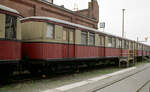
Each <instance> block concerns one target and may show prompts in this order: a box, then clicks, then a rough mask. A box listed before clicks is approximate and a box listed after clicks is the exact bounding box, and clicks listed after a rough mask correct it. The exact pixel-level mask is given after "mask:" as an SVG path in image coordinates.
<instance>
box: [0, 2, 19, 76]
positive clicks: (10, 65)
mask: <svg viewBox="0 0 150 92" xmlns="http://www.w3.org/2000/svg"><path fill="white" fill-rule="evenodd" d="M19 17H20V15H19V12H17V11H16V10H14V9H11V8H8V7H6V6H3V5H0V73H1V76H0V77H2V76H3V75H5V74H9V73H10V72H12V71H13V70H14V68H15V67H16V66H17V64H18V63H19V61H20V60H21V42H20V41H21V23H20V18H19Z"/></svg>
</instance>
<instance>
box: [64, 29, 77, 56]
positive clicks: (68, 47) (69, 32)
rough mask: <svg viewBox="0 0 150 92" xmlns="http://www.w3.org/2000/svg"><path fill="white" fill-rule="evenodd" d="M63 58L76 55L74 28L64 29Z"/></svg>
mask: <svg viewBox="0 0 150 92" xmlns="http://www.w3.org/2000/svg"><path fill="white" fill-rule="evenodd" d="M63 41H64V43H65V44H64V45H63V58H73V57H74V56H75V45H74V30H73V29H69V28H64V29H63Z"/></svg>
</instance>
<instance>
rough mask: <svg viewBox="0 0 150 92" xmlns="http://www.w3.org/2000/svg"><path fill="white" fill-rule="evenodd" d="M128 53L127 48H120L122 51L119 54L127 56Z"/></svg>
mask: <svg viewBox="0 0 150 92" xmlns="http://www.w3.org/2000/svg"><path fill="white" fill-rule="evenodd" d="M128 54H129V50H128V49H122V52H121V56H126V57H127V56H128Z"/></svg>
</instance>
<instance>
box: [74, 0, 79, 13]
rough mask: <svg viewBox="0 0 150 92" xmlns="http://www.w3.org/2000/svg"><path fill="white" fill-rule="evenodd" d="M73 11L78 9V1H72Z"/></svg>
mask: <svg viewBox="0 0 150 92" xmlns="http://www.w3.org/2000/svg"><path fill="white" fill-rule="evenodd" d="M74 11H78V3H77V0H75V3H74Z"/></svg>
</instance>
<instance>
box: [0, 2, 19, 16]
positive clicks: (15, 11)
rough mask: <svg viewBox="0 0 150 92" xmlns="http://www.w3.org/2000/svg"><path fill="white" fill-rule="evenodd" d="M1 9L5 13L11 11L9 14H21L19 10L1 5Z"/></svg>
mask: <svg viewBox="0 0 150 92" xmlns="http://www.w3.org/2000/svg"><path fill="white" fill-rule="evenodd" d="M0 9H1V10H4V11H9V12H12V13H16V14H19V12H18V11H17V10H15V9H12V8H9V7H7V6H4V5H1V4H0Z"/></svg>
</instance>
